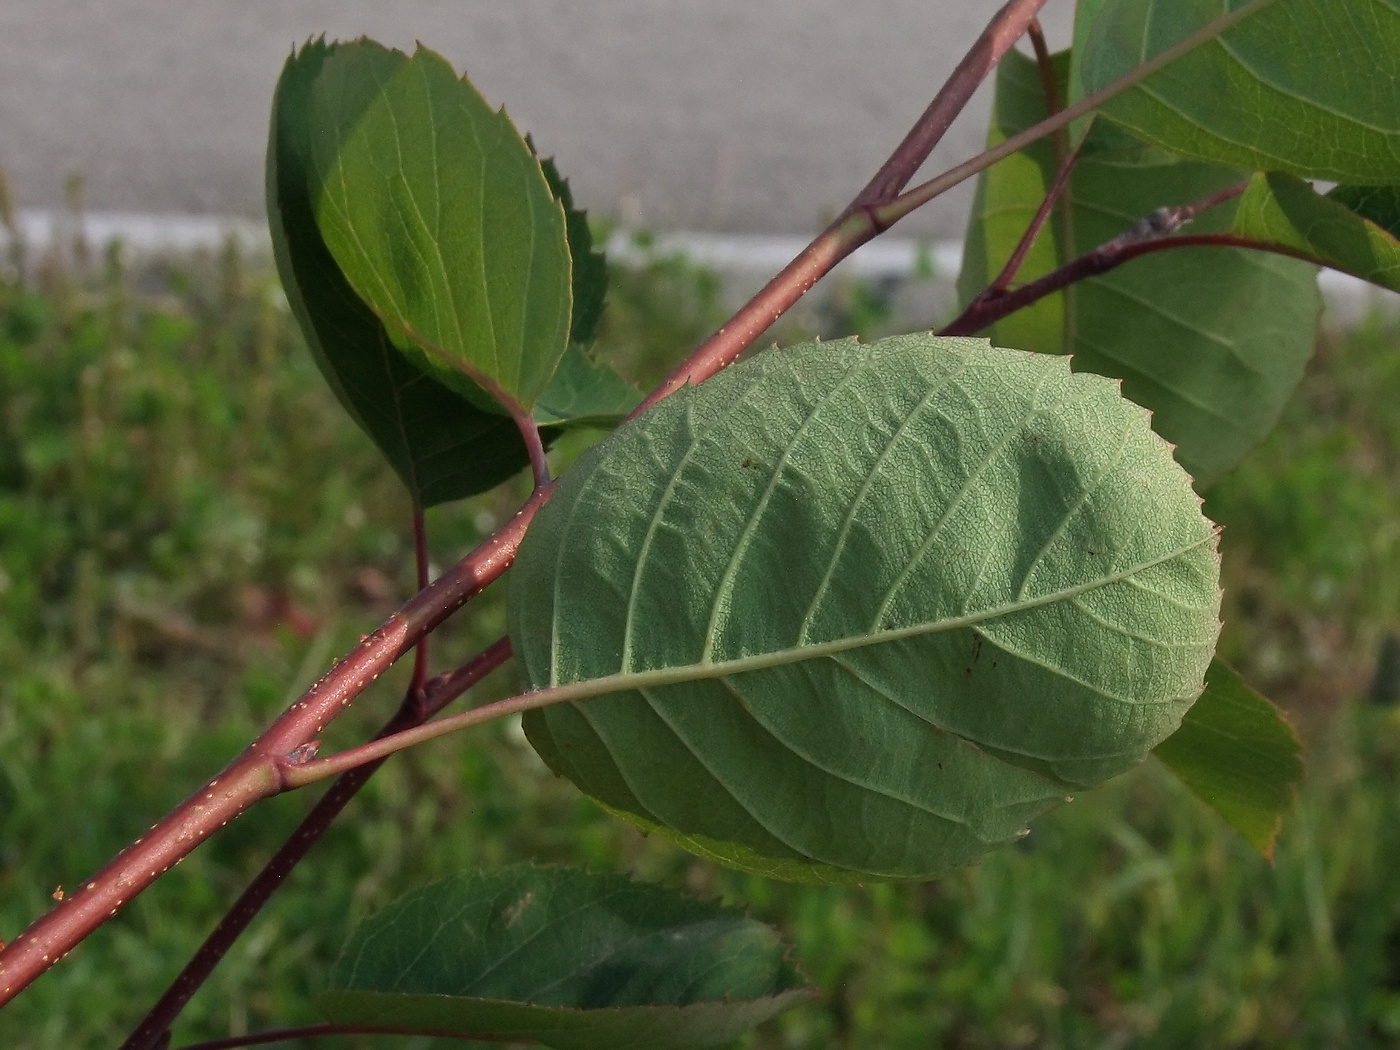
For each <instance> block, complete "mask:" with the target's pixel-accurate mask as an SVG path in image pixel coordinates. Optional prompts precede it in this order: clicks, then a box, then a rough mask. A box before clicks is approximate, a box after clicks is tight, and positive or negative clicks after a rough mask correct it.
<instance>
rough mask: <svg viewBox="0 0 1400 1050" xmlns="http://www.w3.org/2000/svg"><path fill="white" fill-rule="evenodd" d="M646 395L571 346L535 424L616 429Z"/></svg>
mask: <svg viewBox="0 0 1400 1050" xmlns="http://www.w3.org/2000/svg"><path fill="white" fill-rule="evenodd" d="M641 400H642V392H641V391H640V390H638V389H637V388H636V387H634V386H632V385H631V384H630V383H628V382H627V381H626V380H625V379H623V378H622V377H621V376H620V375H618V374H617V373H616V372H614V371H613V370H612V368H610V367H609V366H608V365H605V364H599V363H598V362H595V361H593V360H591V359H590V358H589V356H588V353H587V352H586V351H584V350H583V349H581V348H580V347H579V346H578V344H576V343H575V344H571V345H570V346H569V349H568V350H567V351H566V352H565V354H564V359H563V360H562V361H560V362H559V368H558V369H557V370H556V371H555V373H554V378H553V379H551V380H550V381H549V386H548V387H547V388H546V389H545V392H544V393H543V394H541V395H540V399H539V401H537V402H536V403H535V412H534V416H535V422H537V423H538V424H540V426H545V425H549V424H554V425H558V426H561V427H613V426H616V425H617V424H618V423H620V422H622V420H624V419H626V418H627V416H628V415H629V414H630V413H631V411H632V409H634V408H636V407H637V405H639V404H640V403H641Z"/></svg>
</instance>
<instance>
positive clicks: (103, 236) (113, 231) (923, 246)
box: [0, 209, 1400, 326]
mask: <svg viewBox="0 0 1400 1050" xmlns="http://www.w3.org/2000/svg"><path fill="white" fill-rule="evenodd" d="M15 227H16V232H17V233H18V235H19V237H20V238H21V239H22V241H23V242H24V243H25V244H26V245H27V246H28V247H29V248H30V249H32V250H35V251H39V252H44V251H47V250H50V249H52V248H53V247H54V246H55V245H63V244H64V243H65V242H67V243H71V242H72V240H73V238H75V237H76V236H78V235H79V234H80V233H81V235H82V237H83V239H84V240H85V241H86V243H87V244H88V245H89V246H90V247H91V248H93V249H96V250H100V249H104V248H105V247H106V246H107V245H109V244H111V243H113V242H120V243H121V244H122V245H123V246H124V247H125V248H126V249H127V250H128V251H130V252H131V253H133V254H135V255H137V256H149V255H161V254H177V255H178V254H183V253H189V252H200V251H214V250H218V249H220V248H222V247H224V246H225V245H226V244H228V243H229V242H230V241H232V242H233V243H235V244H237V245H238V246H239V248H240V249H242V250H244V251H245V252H247V253H249V254H252V255H255V256H257V255H266V254H269V253H270V252H271V243H270V241H269V239H268V232H267V227H266V226H265V225H263V224H261V223H258V222H254V221H253V220H251V219H245V218H242V217H238V216H220V215H178V214H171V215H163V214H150V213H139V212H92V213H87V214H84V215H83V217H82V219H81V221H79V220H78V219H77V218H75V217H74V216H72V215H69V214H65V213H62V212H55V211H43V210H37V209H20V210H19V211H18V212H17V214H16V216H15ZM806 243H807V242H806V240H805V239H803V238H801V237H789V236H767V235H763V234H717V233H701V232H683V231H678V232H671V233H663V234H646V233H630V232H626V231H617V232H614V233H613V234H612V236H611V237H610V238H609V239H608V242H607V245H606V249H607V253H608V257H609V258H610V259H612V260H613V261H614V262H616V263H619V264H621V265H624V266H644V265H647V264H648V263H652V262H656V261H659V260H663V259H668V258H675V257H678V256H679V257H683V258H685V259H687V260H689V261H690V262H692V263H694V264H695V265H697V266H701V267H704V268H706V269H711V270H714V271H716V272H717V273H719V274H720V275H721V276H722V277H724V278H725V279H726V283H727V284H729V285H731V286H732V287H731V290H732V291H735V290H743V289H748V288H750V287H753V286H755V285H756V284H757V283H759V282H761V281H762V280H764V279H765V278H767V277H768V276H771V275H772V274H773V273H776V272H777V271H778V270H779V269H781V268H782V267H783V266H784V265H786V264H787V262H788V261H789V260H791V259H792V258H793V257H794V256H795V255H797V253H798V252H800V251H801V250H802V248H803V247H805V245H806ZM7 246H8V237H7V236H6V235H5V234H4V232H3V231H0V248H4V247H7ZM961 260H962V246H961V245H960V244H958V243H957V242H953V241H936V242H926V241H918V240H913V239H910V238H898V237H882V238H880V239H878V240H875V241H872V242H871V243H870V244H867V245H865V246H864V247H863V248H861V249H859V250H858V251H857V252H855V254H853V255H852V256H851V257H850V258H849V259H847V260H845V261H844V262H842V263H841V264H840V265H839V266H838V267H837V268H836V270H835V271H834V272H833V276H834V277H836V278H838V279H842V278H844V279H848V280H849V279H860V280H874V281H890V282H906V281H911V280H921V281H924V282H927V283H928V284H929V285H931V286H932V287H931V288H930V289H929V291H930V293H931V295H930V296H926V297H924V298H925V299H929V298H930V297H931V299H932V301H946V300H950V299H951V296H952V284H953V281H954V280H955V279H956V277H957V273H958V268H959V266H960V265H961ZM1319 286H1320V287H1321V289H1322V294H1323V299H1324V301H1325V303H1326V310H1327V320H1328V322H1329V323H1331V324H1335V325H1341V326H1346V325H1351V324H1355V323H1357V322H1359V321H1361V320H1363V319H1365V318H1366V317H1367V316H1368V315H1369V314H1370V313H1372V312H1373V311H1374V312H1377V313H1379V314H1381V315H1383V316H1385V317H1392V318H1393V317H1400V294H1396V293H1395V292H1390V291H1386V290H1385V289H1382V288H1378V287H1376V286H1375V285H1372V284H1369V283H1367V282H1366V281H1363V280H1361V279H1359V278H1356V277H1352V276H1350V275H1348V274H1344V273H1338V272H1337V271H1335V270H1323V271H1322V273H1321V276H1320V278H1319Z"/></svg>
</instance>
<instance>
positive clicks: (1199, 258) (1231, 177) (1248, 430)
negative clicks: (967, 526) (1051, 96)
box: [958, 52, 1321, 491]
mask: <svg viewBox="0 0 1400 1050" xmlns="http://www.w3.org/2000/svg"><path fill="white" fill-rule="evenodd" d="M1068 63H1069V58H1068V55H1067V54H1064V53H1062V54H1060V55H1058V56H1056V64H1057V67H1058V69H1059V71H1060V73H1061V75H1062V76H1063V75H1064V74H1065V72H1066V70H1067V67H1068ZM996 83H997V94H996V99H995V103H994V112H993V120H992V131H991V134H990V136H989V138H990V140H991V141H993V142H999V141H1001V140H1002V139H1004V138H1006V137H1008V136H1010V135H1012V134H1014V133H1016V132H1018V131H1021V130H1023V129H1024V128H1027V127H1030V126H1031V125H1032V124H1034V123H1036V122H1037V121H1039V120H1041V119H1043V118H1044V116H1045V113H1046V108H1045V99H1044V92H1043V88H1042V86H1041V79H1040V75H1039V71H1038V69H1037V67H1036V64H1035V62H1034V61H1033V60H1031V59H1029V58H1027V57H1025V56H1023V55H1020V54H1019V53H1017V52H1011V53H1009V54H1008V55H1007V56H1006V57H1005V58H1004V59H1003V60H1002V63H1001V65H1000V66H999V67H998V70H997V82H996ZM1088 135H1089V137H1088V139H1087V141H1086V142H1085V143H1084V146H1083V148H1082V150H1081V153H1080V159H1079V161H1078V163H1077V164H1076V166H1075V170H1074V173H1073V175H1072V176H1071V179H1070V185H1069V187H1068V188H1067V190H1066V192H1065V194H1064V196H1063V198H1062V200H1061V203H1060V205H1059V206H1058V207H1057V209H1056V212H1055V214H1054V215H1053V216H1052V218H1051V221H1050V223H1049V224H1048V225H1047V227H1046V229H1045V230H1044V231H1043V232H1042V233H1041V235H1040V238H1039V239H1038V241H1037V243H1036V246H1035V248H1034V250H1033V251H1032V252H1031V254H1030V256H1029V257H1028V258H1027V260H1026V264H1025V265H1024V266H1023V267H1022V269H1021V271H1020V273H1019V274H1018V275H1017V278H1016V279H1017V283H1025V282H1028V281H1032V280H1034V279H1036V278H1037V277H1041V276H1044V275H1045V274H1046V273H1049V272H1050V271H1051V270H1053V269H1055V268H1056V267H1057V266H1059V265H1061V264H1062V263H1064V262H1067V261H1069V260H1070V259H1072V258H1074V257H1076V256H1078V255H1080V254H1082V253H1084V252H1088V251H1090V250H1092V249H1093V248H1095V247H1097V246H1098V245H1100V244H1102V243H1104V242H1106V241H1109V240H1111V239H1112V238H1114V237H1117V236H1118V235H1119V234H1121V233H1123V232H1124V231H1126V230H1127V229H1129V228H1130V227H1131V226H1133V225H1134V224H1135V223H1136V222H1138V221H1139V220H1140V219H1142V218H1143V217H1145V216H1147V215H1149V214H1151V213H1152V212H1153V211H1155V210H1156V209H1157V208H1159V207H1162V206H1165V205H1179V204H1187V203H1190V202H1192V201H1195V200H1198V199H1201V198H1203V197H1205V196H1207V195H1209V194H1211V193H1214V192H1215V191H1217V190H1220V189H1223V188H1224V187H1227V186H1230V185H1232V184H1234V183H1236V182H1239V181H1240V180H1241V179H1243V178H1244V174H1243V173H1242V172H1237V171H1233V170H1229V169H1224V168H1217V167H1212V166H1209V165H1205V164H1200V163H1196V162H1193V161H1184V160H1180V159H1178V158H1174V157H1172V156H1170V155H1169V154H1167V153H1165V152H1163V151H1161V150H1159V149H1157V148H1155V147H1151V146H1147V145H1144V144H1142V143H1140V142H1137V141H1136V140H1133V139H1131V138H1130V137H1129V136H1127V135H1126V134H1124V133H1123V132H1121V131H1119V130H1117V129H1115V128H1113V127H1112V126H1109V125H1105V124H1103V123H1102V122H1099V123H1098V124H1097V125H1096V126H1095V127H1094V128H1093V129H1091V130H1090V131H1089V133H1088ZM1056 167H1057V161H1056V157H1055V152H1054V147H1053V145H1052V144H1051V143H1048V142H1042V143H1038V144H1036V145H1035V146H1033V147H1031V148H1030V149H1028V150H1025V151H1023V152H1021V153H1018V154H1016V155H1015V156H1013V157H1011V158H1009V159H1008V160H1007V161H1005V162H1003V163H1002V164H998V165H996V166H995V167H993V168H991V169H990V170H989V171H987V172H984V173H983V175H982V177H981V179H980V180H979V183H978V191H977V199H976V201H975V203H974V208H973V213H972V216H971V219H970V222H969V226H968V233H967V239H966V244H965V250H964V265H963V271H962V273H961V274H960V276H959V282H958V289H959V294H960V298H961V299H962V300H963V301H964V302H967V301H970V300H971V298H972V297H973V296H974V295H976V294H977V293H978V292H980V291H981V290H982V289H983V288H984V287H986V286H987V285H988V284H989V283H990V282H991V280H992V279H993V278H994V277H995V276H996V274H997V273H998V272H999V271H1000V269H1001V267H1002V266H1003V264H1004V263H1005V261H1006V260H1007V259H1008V258H1010V256H1011V252H1012V250H1013V249H1014V248H1015V246H1016V243H1017V241H1018V240H1019V238H1020V235H1021V233H1022V231H1024V230H1025V229H1026V227H1027V225H1028V224H1029V222H1030V220H1031V217H1032V216H1033V215H1034V213H1035V211H1036V209H1037V208H1038V207H1039V205H1040V202H1041V200H1042V199H1043V198H1044V196H1045V192H1046V190H1047V189H1048V187H1049V185H1050V182H1051V180H1052V179H1053V176H1054V172H1055V169H1056ZM1233 211H1234V205H1233V204H1227V205H1224V206H1221V207H1217V208H1214V209H1211V210H1210V211H1207V212H1205V213H1204V214H1202V215H1201V216H1200V217H1199V218H1198V219H1197V220H1196V221H1195V222H1193V223H1192V224H1191V225H1190V226H1189V227H1187V230H1186V232H1190V233H1211V232H1224V231H1228V230H1229V229H1230V223H1231V219H1232V215H1233ZM1315 275H1316V268H1315V267H1313V266H1312V265H1311V264H1309V263H1306V262H1302V261H1300V260H1297V259H1288V258H1283V257H1281V256H1278V255H1273V254H1269V253H1265V252H1258V251H1250V250H1246V249H1238V248H1200V247H1193V248H1183V249H1174V250H1171V251H1163V252H1157V253H1155V254H1151V255H1147V256H1143V257H1141V258H1138V259H1134V260H1132V261H1131V262H1128V263H1125V264H1124V265H1122V266H1120V267H1118V268H1117V269H1115V270H1112V271H1110V272H1108V273H1106V274H1104V275H1102V276H1099V277H1095V278H1091V279H1089V280H1086V281H1081V282H1078V283H1076V284H1074V285H1072V286H1070V287H1069V288H1067V289H1066V290H1065V291H1063V292H1060V293H1057V294H1055V295H1054V296H1050V297H1047V298H1046V299H1044V300H1041V302H1039V303H1037V304H1036V305H1034V306H1032V307H1031V308H1030V309H1028V310H1023V311H1019V312H1018V313H1016V314H1013V315H1011V317H1009V318H1007V319H1006V320H1004V321H1002V322H999V323H998V325H997V326H996V327H995V329H994V330H993V331H992V332H991V335H992V338H993V340H994V341H995V342H997V343H998V344H1001V345H1007V346H1015V347H1018V348H1020V349H1024V350H1035V351H1039V352H1043V353H1068V354H1072V355H1073V364H1074V367H1075V368H1076V369H1079V370H1083V371H1089V372H1097V373H1099V374H1101V375H1107V376H1112V377H1115V378H1120V379H1122V380H1123V392H1124V394H1126V395H1127V396H1128V397H1130V398H1132V399H1133V400H1134V401H1136V402H1138V403H1139V404H1141V405H1144V406H1145V407H1147V408H1149V409H1151V410H1152V412H1153V421H1152V422H1153V427H1154V428H1155V429H1156V430H1157V432H1158V433H1160V434H1161V435H1162V436H1163V437H1165V438H1166V439H1167V440H1168V441H1171V442H1172V443H1173V444H1175V445H1176V446H1177V452H1176V455H1177V459H1178V460H1179V461H1180V462H1181V464H1182V466H1183V467H1185V468H1186V470H1187V472H1188V473H1190V474H1191V476H1192V477H1193V478H1194V479H1195V483H1196V486H1197V488H1198V489H1199V490H1200V491H1204V490H1205V489H1207V488H1209V487H1210V485H1212V484H1213V483H1214V482H1215V481H1216V480H1217V479H1218V478H1219V477H1220V476H1221V475H1223V474H1224V473H1226V472H1227V471H1229V470H1230V469H1232V468H1233V467H1234V466H1235V465H1236V464H1238V463H1239V461H1240V460H1241V459H1243V458H1244V456H1245V455H1246V454H1247V453H1248V452H1249V451H1250V450H1251V449H1252V448H1253V447H1254V446H1255V445H1256V444H1258V442H1259V441H1260V440H1261V439H1262V438H1263V437H1264V435H1265V434H1267V433H1268V432H1269V430H1271V429H1272V428H1273V426H1274V424H1275V423H1276V422H1277V420H1278V416H1279V414H1280V413H1281V412H1282V410H1283V406H1284V404H1285V403H1286V402H1287V400H1288V397H1289V395H1290V394H1291V392H1292V390H1293V388H1294V387H1295V386H1296V385H1297V382H1298V380H1299V379H1300V378H1301V377H1302V372H1303V368H1304V366H1305V365H1306V363H1307V361H1308V359H1309V357H1311V355H1312V351H1313V341H1314V333H1315V330H1316V325H1317V317H1318V315H1319V313H1320V310H1321V298H1320V296H1319V294H1318V291H1317V287H1316V280H1315Z"/></svg>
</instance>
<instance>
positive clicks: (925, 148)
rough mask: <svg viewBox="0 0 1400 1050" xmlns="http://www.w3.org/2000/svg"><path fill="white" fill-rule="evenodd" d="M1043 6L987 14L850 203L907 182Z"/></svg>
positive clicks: (1019, 0) (1029, 1) (1033, 1)
mask: <svg viewBox="0 0 1400 1050" xmlns="http://www.w3.org/2000/svg"><path fill="white" fill-rule="evenodd" d="M1044 6H1045V0H1010V2H1009V3H1007V4H1006V5H1005V6H1003V7H1002V9H1001V10H1000V11H998V12H997V13H996V14H995V15H993V16H992V20H991V21H990V22H989V23H987V28H986V29H984V30H982V35H981V36H979V37H978V38H977V41H976V43H974V44H973V45H972V47H971V49H970V50H969V51H968V52H967V54H966V55H965V56H964V57H963V60H962V61H961V62H959V63H958V65H957V67H956V68H955V69H954V70H953V72H952V74H951V75H950V76H949V77H948V80H947V81H946V82H945V83H944V85H943V87H942V89H941V90H940V91H939V92H938V94H937V95H935V96H934V99H933V101H932V102H930V103H929V106H928V109H926V110H924V113H923V115H922V116H921V117H919V120H918V123H916V124H915V125H914V127H913V128H912V129H910V131H909V134H908V135H906V136H905V137H904V141H903V142H901V143H900V144H899V145H898V146H897V147H896V148H895V151H894V152H893V153H891V154H890V159H889V160H887V161H885V163H884V164H883V165H881V167H880V170H879V171H878V172H876V173H875V177H874V178H873V179H871V180H870V182H869V183H868V184H867V185H866V187H865V188H864V189H863V190H861V191H860V193H858V194H856V199H855V201H854V202H852V206H853V207H855V208H859V207H861V206H862V205H866V204H877V203H878V204H883V203H884V202H886V201H888V200H890V199H892V198H893V197H895V196H896V195H897V194H898V193H899V191H900V190H902V189H904V187H905V186H907V185H908V184H909V180H910V179H912V178H913V177H914V173H915V172H916V171H918V170H919V167H920V166H921V165H922V164H923V162H924V161H926V160H928V156H929V154H930V153H932V152H933V147H934V146H936V145H938V143H939V141H940V140H941V139H942V138H943V136H944V135H945V134H946V133H947V131H948V128H949V127H950V126H952V123H953V121H954V120H955V119H956V118H957V116H958V114H959V113H961V112H962V111H963V110H964V109H966V108H967V102H968V99H970V98H971V97H972V93H973V92H974V91H976V90H977V88H978V87H979V86H980V85H981V83H982V81H984V80H986V79H987V74H988V73H990V72H991V71H992V70H993V69H995V68H996V64H997V63H998V62H1000V61H1001V59H1002V56H1003V55H1005V54H1006V52H1007V51H1009V50H1010V49H1011V48H1012V47H1013V46H1014V45H1015V43H1016V41H1018V40H1020V39H1021V37H1022V36H1023V35H1024V34H1025V33H1026V30H1027V29H1028V28H1029V27H1030V26H1031V25H1032V23H1034V22H1035V16H1036V14H1037V13H1038V12H1039V11H1040V9H1041V8H1042V7H1044Z"/></svg>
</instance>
